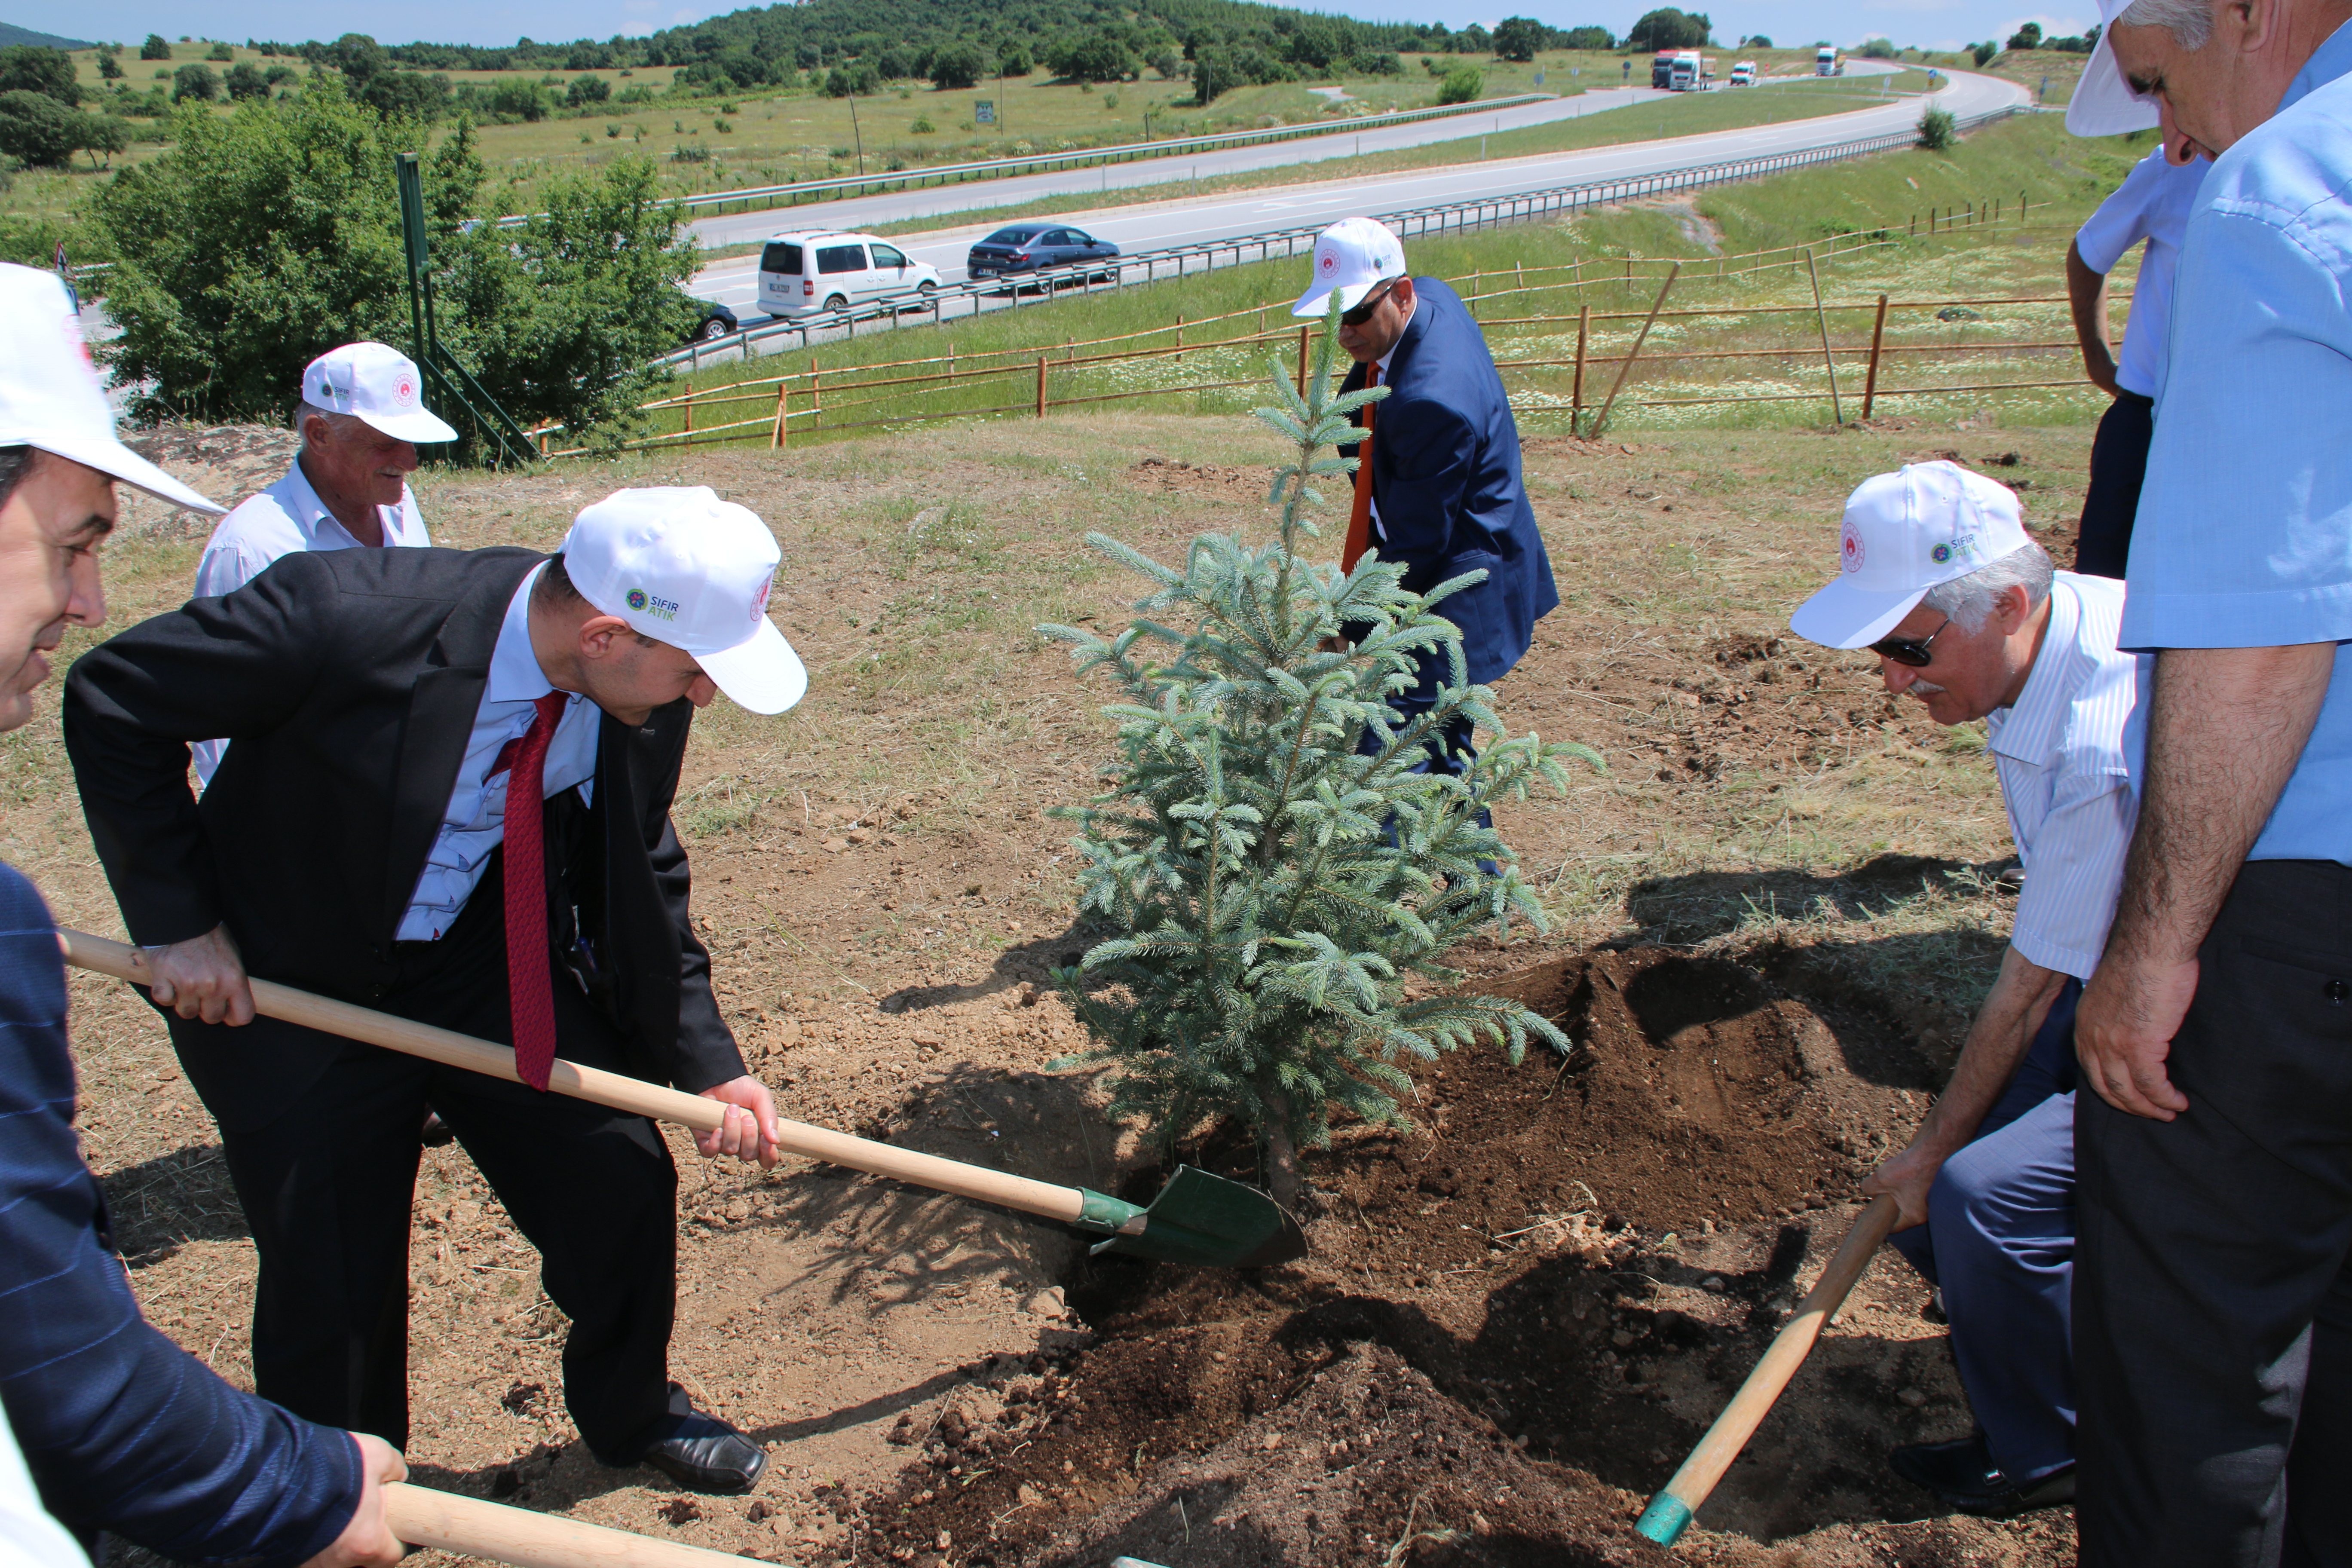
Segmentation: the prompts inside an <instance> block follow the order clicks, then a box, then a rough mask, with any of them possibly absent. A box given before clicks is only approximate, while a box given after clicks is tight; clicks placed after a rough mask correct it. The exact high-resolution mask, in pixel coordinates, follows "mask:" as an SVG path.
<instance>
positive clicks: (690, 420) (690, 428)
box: [684, 392, 694, 436]
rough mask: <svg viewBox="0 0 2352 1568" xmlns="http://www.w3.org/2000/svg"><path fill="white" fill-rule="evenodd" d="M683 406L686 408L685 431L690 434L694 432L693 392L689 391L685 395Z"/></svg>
mask: <svg viewBox="0 0 2352 1568" xmlns="http://www.w3.org/2000/svg"><path fill="white" fill-rule="evenodd" d="M684 406H685V408H686V433H687V434H688V435H689V436H691V435H693V434H694V394H692V393H690V392H689V393H688V394H687V395H686V403H685V405H684Z"/></svg>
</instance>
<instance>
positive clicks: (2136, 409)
mask: <svg viewBox="0 0 2352 1568" xmlns="http://www.w3.org/2000/svg"><path fill="white" fill-rule="evenodd" d="M2155 433H2156V402H2155V400H2154V399H2153V398H2147V397H2142V396H2141V395H2139V394H2138V393H2137V392H2117V393H2116V400H2115V402H2114V403H2112V404H2110V405H2108V407H2107V411H2106V412H2105V414H2102V415H2101V416H2099V430H2098V434H2097V435H2095V436H2094V437H2092V438H2091V486H2090V489H2087V490H2085V491H2084V492H2083V521H2082V525H2081V526H2080V527H2079V528H2078V529H2077V530H2076V531H2075V534H2074V570H2075V571H2077V572H2084V573H2088V574H2091V575H2092V576H2094V577H2114V578H2117V579H2120V578H2121V577H2122V576H2123V574H2124V563H2125V562H2126V561H2127V560H2129V559H2130V558H2131V536H2132V520H2133V519H2134V518H2136V517H2137V516H2138V515H2139V488H2140V483H2141V481H2142V480H2144V479H2147V445H2148V439H2149V437H2151V436H2153V435H2154V434H2155Z"/></svg>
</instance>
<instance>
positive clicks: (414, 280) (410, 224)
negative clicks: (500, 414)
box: [394, 153, 430, 365]
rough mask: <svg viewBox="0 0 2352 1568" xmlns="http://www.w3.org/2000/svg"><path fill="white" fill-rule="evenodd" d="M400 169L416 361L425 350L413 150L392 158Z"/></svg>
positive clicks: (420, 200)
mask: <svg viewBox="0 0 2352 1568" xmlns="http://www.w3.org/2000/svg"><path fill="white" fill-rule="evenodd" d="M394 165H395V166H396V167H397V168H398V170H399V173H400V237H401V247H400V248H401V254H402V256H403V258H404V259H405V260H406V261H407V263H408V331H409V340H410V349H411V352H412V353H414V354H415V359H416V363H418V364H419V365H424V364H426V363H430V362H429V359H428V357H427V355H426V353H425V304H424V289H423V279H424V275H425V182H424V178H423V176H422V175H421V174H419V173H418V172H417V167H416V154H415V153H399V154H397V155H396V156H395V157H394Z"/></svg>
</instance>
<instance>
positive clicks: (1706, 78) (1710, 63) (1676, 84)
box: [1666, 49, 1715, 92]
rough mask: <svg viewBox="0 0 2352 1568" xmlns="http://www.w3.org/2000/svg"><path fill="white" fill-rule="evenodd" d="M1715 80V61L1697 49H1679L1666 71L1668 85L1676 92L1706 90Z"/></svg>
mask: <svg viewBox="0 0 2352 1568" xmlns="http://www.w3.org/2000/svg"><path fill="white" fill-rule="evenodd" d="M1714 80H1715V61H1714V60H1712V59H1710V58H1707V57H1706V56H1705V55H1703V54H1700V53H1699V52H1698V51H1697V50H1696V49H1682V50H1678V51H1677V52H1676V53H1675V63H1674V66H1673V68H1671V69H1670V70H1668V72H1667V73H1666V87H1667V89H1668V90H1670V91H1674V92H1704V91H1706V88H1707V85H1708V84H1709V83H1711V82H1712V81H1714Z"/></svg>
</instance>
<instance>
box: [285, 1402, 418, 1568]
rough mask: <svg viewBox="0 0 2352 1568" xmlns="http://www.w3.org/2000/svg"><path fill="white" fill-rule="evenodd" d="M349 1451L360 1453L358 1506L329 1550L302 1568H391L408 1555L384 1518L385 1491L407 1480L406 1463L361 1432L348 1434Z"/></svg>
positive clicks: (379, 1440)
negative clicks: (349, 1438) (392, 1485)
mask: <svg viewBox="0 0 2352 1568" xmlns="http://www.w3.org/2000/svg"><path fill="white" fill-rule="evenodd" d="M349 1436H350V1437H351V1440H352V1447H356V1448H357V1449H359V1451H360V1478H361V1488H360V1503H359V1507H357V1508H356V1509H353V1510H352V1519H351V1522H350V1523H349V1524H346V1525H344V1526H343V1532H342V1533H341V1535H338V1536H337V1537H335V1539H334V1541H333V1542H332V1543H331V1545H329V1546H328V1548H327V1549H326V1550H325V1551H324V1552H320V1553H319V1554H318V1555H317V1556H316V1557H313V1558H311V1559H310V1561H309V1562H307V1563H303V1564H302V1568H393V1564H394V1563H398V1562H399V1561H400V1560H401V1558H402V1557H403V1556H404V1555H405V1554H406V1553H407V1552H408V1547H407V1544H406V1543H405V1542H403V1541H402V1540H401V1539H400V1537H398V1536H396V1535H394V1533H393V1532H392V1523H391V1521H389V1520H387V1519H386V1518H385V1517H384V1499H385V1497H386V1495H387V1494H386V1493H385V1491H384V1488H385V1487H386V1486H387V1485H389V1484H390V1483H392V1482H394V1481H404V1480H406V1479H408V1463H407V1461H406V1460H404V1459H403V1458H401V1457H400V1450H399V1449H397V1448H395V1447H393V1446H392V1445H391V1444H389V1443H387V1442H385V1441H384V1440H383V1438H381V1437H371V1436H368V1435H367V1434H366V1433H364V1432H353V1433H351V1434H349Z"/></svg>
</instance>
